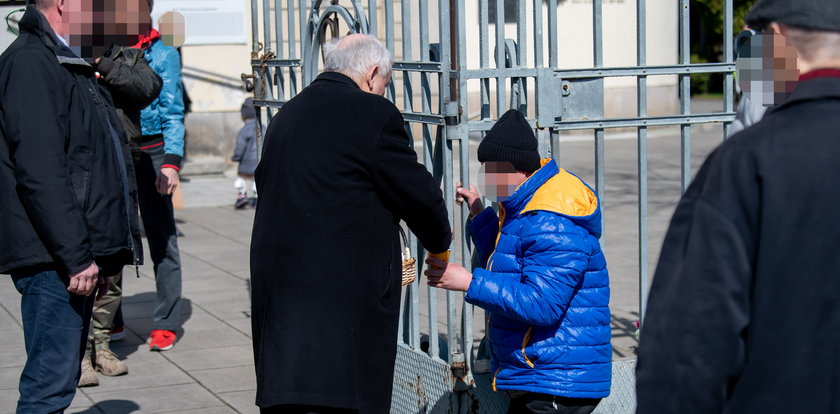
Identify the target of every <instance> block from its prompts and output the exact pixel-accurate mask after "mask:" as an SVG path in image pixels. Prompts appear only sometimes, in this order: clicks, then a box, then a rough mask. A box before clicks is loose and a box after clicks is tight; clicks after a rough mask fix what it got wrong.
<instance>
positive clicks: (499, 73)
mask: <svg viewBox="0 0 840 414" xmlns="http://www.w3.org/2000/svg"><path fill="white" fill-rule="evenodd" d="M504 71H505V2H504V0H496V117H497V118H498V117H500V116H502V114H503V113H504V112H505V110H506V105H505V102H506V99H505V98H506V97H507V93H506V91H505V78H504V76H503V74H504Z"/></svg>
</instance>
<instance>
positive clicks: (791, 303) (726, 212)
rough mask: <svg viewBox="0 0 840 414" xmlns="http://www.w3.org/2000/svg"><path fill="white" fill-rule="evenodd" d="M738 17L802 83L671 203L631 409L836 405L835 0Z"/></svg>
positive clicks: (838, 152) (805, 409) (797, 409)
mask: <svg viewBox="0 0 840 414" xmlns="http://www.w3.org/2000/svg"><path fill="white" fill-rule="evenodd" d="M747 23H748V24H749V25H750V26H751V27H754V28H760V29H764V30H763V33H776V34H779V35H781V36H783V39H784V42H777V43H774V47H773V48H770V50H773V51H775V52H773V53H779V52H783V51H784V48H786V47H790V46H792V47H793V48H794V49H795V51H796V55H798V62H799V66H798V71H799V74H800V75H799V83H798V85H797V86H796V89H795V90H794V91H793V94H792V95H790V96H789V97H787V99H786V100H785V101H784V102H783V103H782V104H780V105H778V106H776V107H774V108H772V109H769V110H768V111H767V114H766V115H765V116H764V118H763V119H762V120H761V121H760V122H758V123H756V124H755V125H753V126H752V127H749V128H747V129H745V130H744V131H743V132H741V133H739V134H737V135H735V136H734V137H732V138H731V139H729V140H728V141H726V142H725V143H723V144H722V145H721V146H720V147H719V148H718V149H717V150H715V151H714V152H713V153H712V155H710V156H709V158H708V159H707V160H706V162H705V163H704V164H703V167H702V168H701V169H700V171H699V172H698V173H697V177H696V178H695V179H694V182H693V183H692V184H691V186H690V187H689V189H688V191H687V192H686V193H685V195H684V196H683V198H682V200H681V201H680V203H679V205H678V207H677V210H676V212H675V213H674V217H673V219H672V220H671V225H670V228H669V229H668V233H667V236H666V238H665V242H664V245H663V249H662V253H661V255H660V259H659V265H658V267H657V269H656V275H655V277H654V279H653V285H652V287H651V292H650V300H649V302H648V308H647V316H646V318H645V320H644V323H643V326H642V332H641V343H640V347H639V362H638V368H637V370H636V377H637V385H636V390H637V395H638V412H639V413H724V412H725V413H770V412H773V413H831V412H837V411H838V409H840V404H838V397H837V395H838V393H837V390H838V388H837V379H838V378H840V364H837V361H838V360H840V348H838V342H837V339H838V332H840V308H838V304H839V303H840V277H838V276H840V255H838V254H837V251H838V246H840V221H838V220H837V217H836V216H837V205H838V203H840V187H838V186H837V185H834V184H832V183H835V182H837V181H840V169H838V165H840V140H838V139H837V131H840V117H838V116H837V114H838V113H840V2H835V1H819V0H802V1H796V2H791V1H786V0H763V1H761V2H759V3H757V4H756V5H755V6H754V7H753V9H752V10H751V11H750V12H749V14H748V15H747ZM786 44H787V45H790V46H786ZM788 70H792V71H796V68H788ZM774 86H775V87H776V89H774V90H773V91H772V92H773V93H774V94H776V93H783V92H784V91H782V90H779V88H780V86H782V85H779V84H778V82H777V83H776V84H775V85H774ZM770 92H771V91H770V90H767V93H770Z"/></svg>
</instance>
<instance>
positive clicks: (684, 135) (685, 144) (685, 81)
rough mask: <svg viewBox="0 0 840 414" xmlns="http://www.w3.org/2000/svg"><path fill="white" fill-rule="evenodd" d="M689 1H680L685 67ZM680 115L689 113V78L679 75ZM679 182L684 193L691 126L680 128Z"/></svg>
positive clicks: (688, 56)
mask: <svg viewBox="0 0 840 414" xmlns="http://www.w3.org/2000/svg"><path fill="white" fill-rule="evenodd" d="M689 11H690V10H689V0H680V63H681V64H684V65H687V64H689V63H690V62H691V43H690V42H691V38H690V31H689V25H690V20H689V18H690V15H689ZM680 113H681V114H683V115H686V116H687V115H689V114H690V113H691V77H690V76H689V75H680ZM680 163H681V172H680V182H681V190H682V192H683V193H684V192H685V190H686V189H687V188H688V184H689V182H690V180H691V124H682V125H681V126H680Z"/></svg>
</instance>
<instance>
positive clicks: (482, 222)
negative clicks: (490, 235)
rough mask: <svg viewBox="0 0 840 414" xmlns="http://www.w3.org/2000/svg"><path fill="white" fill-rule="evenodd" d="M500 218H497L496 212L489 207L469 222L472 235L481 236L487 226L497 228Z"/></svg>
mask: <svg viewBox="0 0 840 414" xmlns="http://www.w3.org/2000/svg"><path fill="white" fill-rule="evenodd" d="M498 221H499V218H498V217H496V212H495V211H494V210H493V209H492V208H490V207H487V208H485V209H484V211H482V212H481V213H480V214H479V215H477V216H475V217H473V218H472V219H470V221H469V226H470V233H471V234H481V232H482V231H483V230H484V228H485V227H487V226H495V225H497V224H498Z"/></svg>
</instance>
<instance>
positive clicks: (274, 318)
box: [251, 34, 451, 414]
mask: <svg viewBox="0 0 840 414" xmlns="http://www.w3.org/2000/svg"><path fill="white" fill-rule="evenodd" d="M325 57H326V60H325V72H324V73H322V74H321V75H319V76H318V77H317V78H316V79H315V80H314V81H313V82H312V84H311V85H309V86H308V87H306V88H305V89H304V90H303V91H301V93H300V94H298V95H297V96H296V97H294V98H292V99H291V100H289V102H287V103H286V104H284V105H283V107H282V108H280V109H279V110H278V111H277V114H276V115H275V116H274V118H273V119H272V121H271V124H270V125H269V126H268V130H267V133H266V139H265V147H264V152H263V157H262V160H261V161H260V164H259V166H258V167H257V171H256V179H257V189H258V190H259V194H260V202H259V204H258V205H257V212H256V217H255V220H254V231H253V237H252V244H251V292H252V297H251V308H252V324H251V326H252V329H253V339H254V359H255V363H256V374H257V399H256V403H257V405H258V406H260V407H261V412H263V413H292V414H294V413H332V412H336V413H338V412H341V413H345V412H346V413H351V412H358V413H363V414H364V413H387V412H389V410H390V404H391V389H392V384H393V378H394V362H395V359H396V354H397V345H396V338H397V326H398V319H399V314H400V294H401V289H400V284H401V260H400V248H399V247H400V242H399V235H398V234H399V233H398V227H399V221H400V219H403V220H405V221H406V222H407V223H408V226H409V227H410V228H411V230H412V231H414V233H415V234H416V235H417V236H418V238H419V239H420V243H421V244H422V245H423V246H424V247H426V248H427V249H428V250H429V251H432V252H435V253H439V252H443V251H446V250H447V249H448V247H449V244H450V243H451V228H450V225H449V220H448V214H447V210H446V206H445V205H444V201H443V197H442V194H441V191H440V189H439V188H438V185H437V184H436V183H435V180H434V178H433V177H432V175H431V174H430V173H429V172H428V171H427V170H426V168H425V167H424V166H423V165H421V164H419V163H418V162H417V154H416V153H415V152H414V151H413V150H412V149H411V147H410V142H409V138H408V135H407V134H406V131H405V124H404V120H403V117H402V115H401V114H400V111H399V110H398V109H397V107H396V106H394V104H393V103H391V102H390V101H388V100H387V99H385V98H383V97H382V95H383V94H384V92H385V87H386V86H387V85H388V82H389V80H390V77H391V62H392V60H391V53H390V52H389V51H388V50H387V49H385V47H383V46H382V44H381V43H379V41H378V40H377V39H376V38H374V37H372V36H369V35H362V34H355V35H350V36H347V37H344V38H342V39H341V40H339V41H337V42H336V43H331V44H329V45H327V48H326V50H325ZM325 107H328V108H330V110H329V111H328V112H323V111H321V110H319V109H321V108H325Z"/></svg>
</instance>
